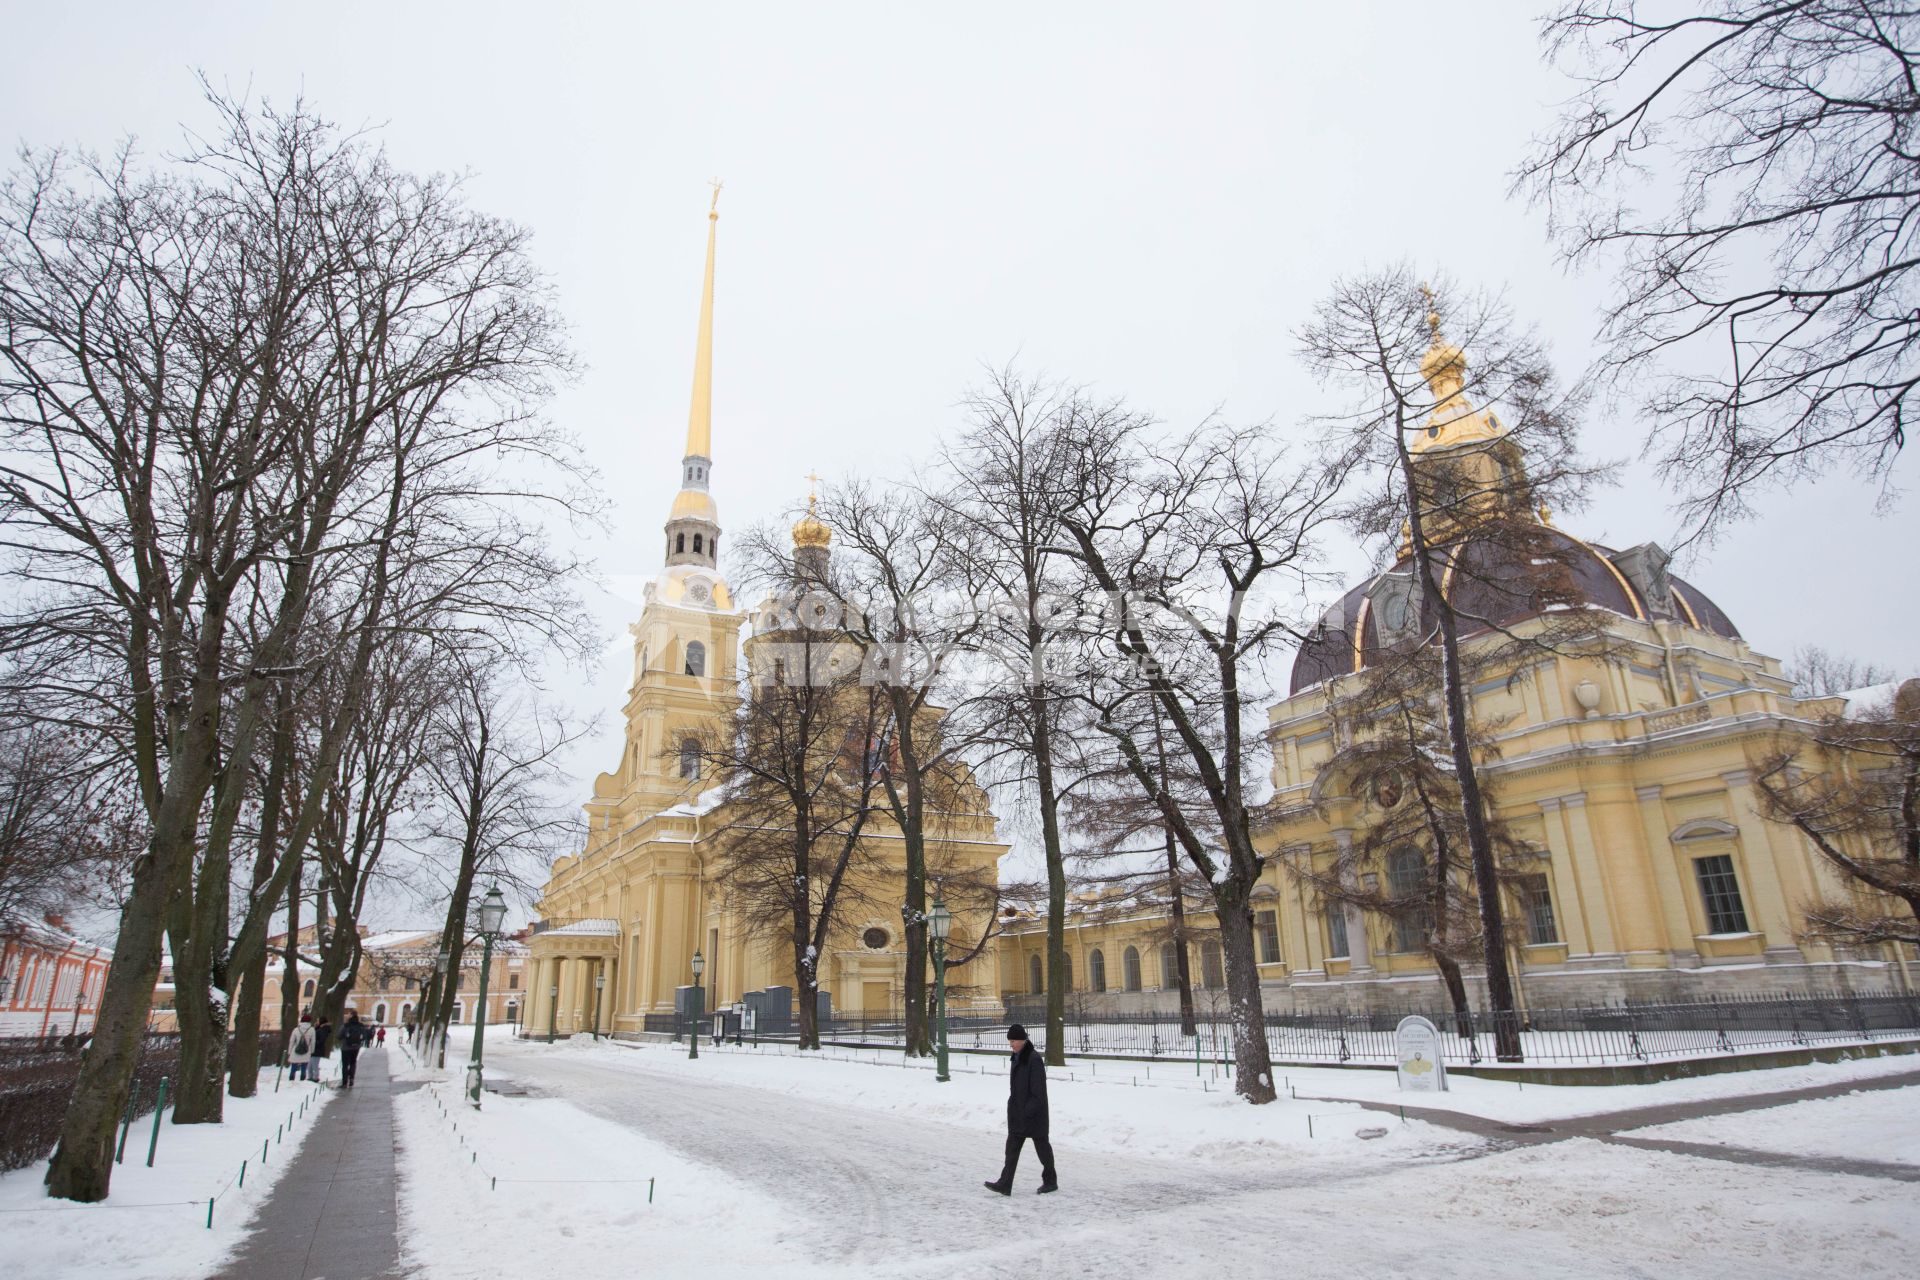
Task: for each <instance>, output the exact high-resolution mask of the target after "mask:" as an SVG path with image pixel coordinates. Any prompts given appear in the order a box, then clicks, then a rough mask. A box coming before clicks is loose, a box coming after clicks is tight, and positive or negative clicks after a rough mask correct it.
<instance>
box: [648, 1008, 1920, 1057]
mask: <svg viewBox="0 0 1920 1280" xmlns="http://www.w3.org/2000/svg"><path fill="white" fill-rule="evenodd" d="M1409 1014H1418V1015H1420V1016H1422V1017H1425V1018H1428V1019H1429V1020H1431V1021H1432V1022H1433V1024H1434V1026H1435V1027H1436V1028H1438V1029H1439V1031H1440V1033H1441V1037H1442V1042H1443V1049H1444V1052H1445V1055H1446V1061H1447V1063H1448V1065H1450V1066H1451V1065H1459V1066H1466V1065H1471V1064H1473V1063H1476V1062H1481V1061H1484V1060H1489V1059H1491V1058H1492V1057H1493V1056H1494V1047H1493V1042H1494V1034H1493V1033H1494V1023H1493V1020H1492V1017H1491V1015H1489V1014H1485V1013H1475V1014H1473V1015H1472V1016H1470V1017H1460V1016H1457V1015H1455V1014H1454V1013H1453V1012H1451V1011H1450V1010H1441V1009H1430V1008H1407V1009H1397V1010H1391V1011H1386V1010H1371V1011H1367V1012H1359V1013H1338V1012H1335V1013H1280V1012H1269V1013H1268V1014H1267V1015H1266V1024H1267V1048H1268V1051H1269V1052H1270V1053H1271V1054H1272V1056H1273V1059H1274V1061H1276V1062H1299V1063H1315V1062H1324V1063H1342V1062H1352V1063H1361V1064H1377V1065H1389V1064H1391V1063H1392V1062H1393V1061H1394V1044H1393V1041H1394V1029H1395V1028H1396V1027H1397V1026H1399V1024H1400V1020H1401V1019H1402V1018H1404V1017H1406V1016H1408V1015H1409ZM656 1019H658V1021H659V1025H658V1026H657V1027H656V1026H655V1025H654V1024H655V1020H656ZM1010 1022H1022V1023H1025V1024H1026V1026H1027V1028H1028V1031H1029V1033H1030V1034H1031V1035H1032V1036H1033V1037H1034V1039H1035V1041H1036V1042H1039V1041H1043V1040H1044V1038H1045V1032H1046V1019H1045V1016H1044V1013H1043V1012H1042V1011H1041V1010H1040V1009H1038V1008H1031V1009H1030V1008H1028V1007H1027V1002H1025V1001H1019V1002H1010V1003H1009V1007H1008V1009H1007V1010H1006V1011H1005V1012H1003V1013H998V1014H992V1015H986V1014H958V1015H953V1016H950V1017H949V1018H948V1021H947V1039H948V1042H949V1044H951V1045H952V1046H953V1047H954V1048H956V1049H982V1050H984V1049H1004V1048H1005V1047H1006V1039H1005V1033H1006V1028H1007V1025H1008V1024H1009V1023H1010ZM1516 1022H1517V1030H1518V1032H1519V1037H1520V1045H1521V1050H1522V1054H1523V1059H1524V1060H1525V1061H1527V1062H1536V1063H1556V1064H1565V1065H1580V1064H1592V1065H1609V1064H1615V1065H1617V1064H1623V1063H1633V1062H1651V1061H1656V1060H1660V1059H1670V1058H1687V1057H1706V1056H1713V1055H1717V1054H1731V1053H1740V1052H1742V1051H1749V1050H1760V1049H1773V1048H1790V1047H1795V1046H1812V1045H1818V1044H1846V1043H1872V1042H1875V1041H1880V1040H1895V1039H1914V1038H1920V999H1916V997H1914V996H1913V995H1909V994H1903V993H1895V992H1882V993H1875V994H1858V995H1847V994H1839V995H1806V996H1753V997H1737V998H1729V999H1719V1000H1706V1001H1698V1002H1692V1003H1663V1004H1622V1005H1598V1006H1590V1007H1582V1008H1553V1009H1529V1010H1526V1011H1524V1012H1522V1013H1520V1014H1518V1015H1516ZM1191 1025H1192V1029H1191V1031H1189V1030H1188V1028H1187V1026H1186V1025H1184V1024H1183V1023H1182V1021H1181V1018H1180V1016H1179V1015H1178V1014H1160V1013H1089V1012H1085V1011H1080V1012H1072V1011H1070V1012H1069V1013H1068V1015H1067V1018H1066V1025H1065V1035H1066V1041H1067V1043H1066V1050H1067V1052H1068V1053H1070V1054H1080V1055H1087V1056H1093V1057H1114V1058H1137V1059H1143V1060H1151V1059H1192V1058H1196V1057H1198V1058H1201V1059H1203V1060H1204V1059H1211V1060H1219V1061H1224V1060H1226V1059H1229V1058H1231V1057H1232V1052H1233V1051H1232V1033H1231V1026H1230V1023H1229V1020H1228V1018H1227V1016H1226V1014H1225V1013H1223V1012H1219V1011H1198V1012H1196V1013H1195V1015H1194V1018H1193V1020H1192V1024H1191ZM706 1026H707V1021H706V1020H703V1021H702V1027H703V1029H704V1028H706ZM647 1030H649V1031H655V1030H658V1031H662V1032H671V1033H676V1034H684V1033H685V1019H682V1018H676V1017H675V1015H673V1014H650V1015H648V1018H647ZM795 1036H796V1031H795V1030H791V1029H790V1030H787V1031H785V1032H782V1033H768V1032H765V1031H762V1032H761V1033H760V1034H759V1035H758V1037H757V1038H758V1039H760V1040H771V1041H779V1040H789V1041H790V1040H793V1039H794V1038H795ZM820 1036H821V1039H822V1040H823V1041H830V1042H833V1043H836V1044H842V1045H853V1046H860V1047H867V1048H884V1047H889V1046H891V1047H899V1046H901V1045H904V1043H905V1040H906V1023H905V1018H904V1016H903V1015H902V1014H900V1013H898V1012H885V1013H876V1012H871V1011H868V1012H857V1013H836V1014H833V1015H832V1016H830V1017H827V1018H823V1019H821V1022H820Z"/></svg>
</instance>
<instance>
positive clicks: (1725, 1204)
mask: <svg viewBox="0 0 1920 1280" xmlns="http://www.w3.org/2000/svg"><path fill="white" fill-rule="evenodd" d="M497 1061H498V1063H499V1066H500V1068H501V1069H502V1070H504V1071H507V1072H511V1073H512V1074H513V1075H514V1076H515V1077H516V1078H517V1079H518V1080H519V1081H521V1082H522V1083H523V1084H525V1085H526V1086H528V1087H529V1088H531V1089H534V1090H536V1091H538V1092H539V1093H542V1094H546V1095H548V1096H552V1097H557V1098H562V1099H565V1100H566V1101H567V1102H568V1103H570V1104H572V1105H573V1106H575V1107H578V1108H581V1109H582V1110H584V1111H586V1112H588V1113H589V1114H591V1115H594V1116H598V1117H601V1118H603V1119H605V1120H607V1121H611V1122H613V1123H614V1124H617V1125H619V1126H622V1127H624V1128H627V1129H631V1130H634V1131H637V1132H639V1133H641V1134H643V1135H645V1136H646V1137H647V1138H648V1139H651V1140H652V1141H654V1142H658V1143H661V1144H663V1145H665V1146H667V1147H670V1148H672V1149H673V1150H674V1151H675V1152H677V1153H678V1154H679V1155H681V1156H683V1157H685V1158H687V1159H689V1160H692V1161H695V1162H698V1163H700V1164H704V1165H707V1166H710V1167H712V1168H714V1169H716V1170H718V1171H720V1172H722V1173H724V1174H726V1175H728V1176H729V1177H731V1178H733V1179H736V1180H738V1181H739V1182H740V1183H741V1184H743V1185H745V1186H748V1187H751V1188H752V1189H753V1190H754V1191H755V1192H756V1193H758V1194H760V1195H763V1196H764V1197H765V1198H766V1200H767V1201H768V1202H769V1203H771V1204H773V1205H776V1206H778V1212H777V1215H776V1216H777V1221H776V1222H773V1223H770V1224H769V1226H768V1229H769V1231H771V1232H773V1233H775V1234H776V1236H777V1239H778V1244H779V1247H780V1251H781V1253H782V1254H783V1255H784V1256H790V1257H791V1258H793V1260H794V1262H795V1264H796V1266H795V1271H796V1272H798V1271H800V1270H802V1269H803V1268H809V1264H810V1267H811V1268H818V1269H819V1270H820V1271H821V1272H824V1273H827V1274H847V1275H861V1274H876V1273H878V1274H887V1275H920V1274H936V1273H938V1274H952V1273H954V1272H955V1271H957V1270H963V1269H966V1268H968V1267H970V1266H986V1267H989V1268H992V1269H993V1270H995V1271H1000V1270H1004V1269H1007V1268H1009V1267H1019V1268H1023V1269H1025V1268H1031V1269H1033V1270H1035V1271H1037V1272H1040V1273H1043V1274H1047V1275H1049V1276H1050V1277H1051V1276H1066V1277H1078V1276H1086V1277H1095V1276H1098V1277H1103V1278H1106V1277H1119V1276H1184V1275H1194V1276H1199V1275H1205V1276H1209V1277H1212V1278H1214V1280H1218V1278H1219V1277H1222V1276H1241V1275H1246V1276H1253V1275H1269V1274H1275V1273H1284V1274H1288V1275H1295V1276H1322V1275H1325V1276H1333V1275H1339V1276H1351V1275H1354V1274H1362V1275H1369V1276H1375V1275H1421V1276H1450V1275H1461V1276H1476V1277H1484V1276H1486V1275H1489V1274H1507V1273H1511V1272H1512V1270H1513V1269H1514V1268H1516V1267H1523V1268H1524V1270H1525V1272H1526V1273H1527V1274H1528V1275H1530V1276H1542V1277H1545V1276H1568V1277H1573V1276H1582V1277H1585V1276H1593V1275H1597V1274H1611V1275H1627V1276H1634V1275H1646V1276H1653V1275H1673V1274H1685V1275H1689V1276H1697V1275H1735V1274H1744V1275H1753V1274H1765V1275H1770V1276H1772V1275H1800V1274H1808V1275H1812V1274H1832V1273H1833V1271H1834V1270H1835V1269H1836V1268H1839V1269H1841V1270H1850V1271H1851V1273H1852V1274H1857V1275H1876V1274H1894V1273H1895V1272H1897V1271H1899V1270H1900V1268H1899V1267H1897V1266H1896V1265H1895V1260H1896V1259H1898V1258H1899V1257H1901V1256H1903V1255H1904V1256H1911V1252H1912V1250H1913V1248H1914V1247H1915V1246H1916V1244H1920V1225H1917V1224H1916V1222H1915V1215H1914V1214H1913V1212H1912V1209H1913V1207H1914V1204H1915V1199H1916V1198H1915V1195H1914V1191H1913V1188H1912V1187H1911V1186H1904V1185H1898V1184H1890V1183H1886V1182H1882V1181H1877V1180H1873V1179H1865V1178H1851V1177H1843V1176H1838V1175H1827V1174H1808V1173H1804V1172H1788V1171H1780V1170H1772V1169H1757V1168H1749V1167H1742V1166H1735V1165H1729V1164H1726V1163H1724V1162H1720V1161H1709V1160H1698V1159H1692V1158H1688V1157H1685V1156H1679V1155H1671V1154H1667V1153H1662V1152H1647V1151H1636V1150H1630V1149H1625V1148H1622V1147H1619V1146H1609V1145H1605V1144H1602V1143H1599V1142H1594V1141H1591V1140H1585V1139H1580V1140H1574V1141H1569V1142H1564V1143H1558V1144H1554V1145H1552V1146H1547V1147H1537V1148H1529V1149H1521V1150H1514V1151H1507V1152H1500V1153H1497V1154H1492V1155H1482V1156H1480V1158H1464V1157H1468V1156H1471V1155H1475V1154H1477V1152H1475V1151H1474V1150H1473V1149H1471V1148H1469V1149H1468V1150H1459V1149H1449V1148H1448V1146H1447V1145H1446V1144H1444V1143H1440V1142H1434V1141H1431V1140H1424V1141H1421V1142H1414V1143H1402V1144H1399V1145H1398V1146H1393V1145H1390V1144H1386V1143H1381V1144H1363V1145H1364V1146H1366V1147H1367V1148H1368V1149H1367V1150H1365V1151H1363V1152H1362V1151H1353V1152H1349V1151H1346V1150H1342V1149H1334V1148H1330V1149H1327V1150H1326V1151H1325V1152H1323V1153H1317V1152H1315V1151H1312V1150H1304V1149H1302V1150H1294V1151H1287V1150H1279V1151H1267V1152H1262V1153H1247V1152H1240V1153H1236V1152H1232V1151H1228V1152H1224V1153H1222V1154H1219V1155H1218V1156H1217V1157H1211V1158H1210V1157H1209V1156H1207V1155H1203V1154H1196V1155H1192V1156H1188V1157H1184V1158H1182V1157H1173V1156H1168V1155H1165V1154H1138V1153H1129V1152H1116V1151H1100V1152H1091V1151H1088V1150H1085V1149H1084V1147H1081V1148H1076V1146H1075V1145H1074V1144H1073V1143H1072V1142H1069V1141H1062V1140H1061V1138H1060V1136H1059V1130H1060V1127H1061V1126H1060V1111H1061V1110H1062V1106H1061V1103H1060V1102H1059V1101H1056V1104H1055V1112H1056V1142H1055V1145H1056V1147H1057V1148H1058V1149H1059V1160H1060V1173H1061V1182H1062V1188H1063V1189H1062V1193H1061V1194H1059V1195H1056V1196H1045V1197H1041V1196H1036V1195H1034V1194H1033V1187H1034V1185H1035V1184H1036V1183H1037V1182H1038V1177H1039V1171H1038V1169H1037V1168H1033V1167H1031V1165H1030V1164H1023V1167H1022V1169H1021V1173H1020V1178H1019V1187H1018V1189H1017V1191H1016V1193H1015V1195H1014V1197H1013V1198H1012V1199H1011V1200H1006V1199H1002V1198H1000V1197H997V1196H993V1195H991V1194H989V1193H988V1192H986V1191H985V1190H983V1189H982V1188H981V1187H980V1182H981V1181H982V1179H984V1178H987V1177H990V1176H992V1175H993V1174H994V1173H995V1172H997V1170H998V1165H999V1157H1000V1139H999V1137H998V1136H997V1135H996V1134H995V1133H993V1132H992V1131H991V1130H989V1129H985V1128H982V1127H981V1126H980V1125H979V1124H978V1123H974V1124H967V1123H954V1122H950V1121H948V1120H946V1119H942V1118H939V1117H938V1116H937V1115H924V1114H914V1113H911V1112H904V1113H903V1112H901V1111H899V1110H894V1109H888V1108H885V1107H876V1106H874V1105H871V1102H870V1101H869V1102H868V1103H866V1104H863V1103H862V1101H861V1100H860V1099H858V1098H855V1097H849V1098H848V1099H847V1100H844V1101H843V1100H840V1099H837V1098H835V1097H833V1096H831V1095H833V1094H834V1093H835V1092H836V1089H840V1090H844V1082H843V1081H842V1080H835V1079H833V1078H831V1077H832V1076H834V1075H835V1074H837V1075H839V1076H842V1077H844V1076H845V1075H846V1074H847V1073H848V1072H855V1073H858V1072H866V1073H869V1074H872V1075H875V1076H885V1077H888V1078H889V1079H891V1078H892V1077H894V1076H904V1075H905V1074H906V1073H903V1072H894V1073H889V1072H886V1071H885V1070H884V1069H882V1068H871V1067H869V1068H860V1067H848V1066H845V1065H839V1066H837V1067H835V1066H833V1065H832V1064H816V1063H811V1062H789V1063H787V1064H786V1065H785V1067H784V1071H785V1072H786V1073H787V1074H788V1075H789V1076H791V1075H793V1074H798V1075H799V1076H800V1077H801V1078H802V1079H805V1077H806V1074H807V1073H809V1072H812V1071H819V1070H821V1068H822V1066H823V1065H825V1066H826V1072H825V1073H824V1074H823V1075H822V1076H821V1077H820V1078H819V1084H820V1087H819V1088H818V1089H817V1090H813V1091H802V1092H794V1091H790V1090H789V1089H787V1088H762V1087H756V1086H755V1085H753V1084H751V1083H746V1082H744V1081H743V1078H742V1076H743V1073H740V1072H732V1071H729V1070H727V1068H728V1067H730V1066H733V1065H741V1066H745V1065H747V1064H728V1063H725V1062H724V1061H723V1062H716V1063H715V1064H713V1065H714V1071H713V1074H712V1076H711V1077H709V1076H706V1075H703V1074H700V1073H697V1072H695V1071H693V1070H689V1069H688V1066H687V1064H684V1063H682V1062H680V1061H678V1060H675V1059H672V1058H670V1057H668V1056H667V1055H665V1054H662V1053H659V1052H658V1051H655V1052H653V1053H647V1052H638V1051H626V1050H618V1049H612V1048H611V1047H603V1048H602V1049H600V1050H597V1051H595V1052H592V1053H580V1052H568V1051H567V1050H566V1048H565V1047H559V1048H557V1049H554V1048H549V1047H546V1046H514V1047H513V1048H511V1049H509V1050H506V1051H505V1052H502V1053H500V1054H499V1055H498V1058H497ZM699 1065H701V1066H705V1065H706V1064H705V1063H704V1062H703V1063H702V1064H699ZM755 1065H758V1066H761V1067H771V1066H772V1065H773V1064H766V1063H763V1064H755ZM763 1074H764V1073H763ZM923 1087H925V1088H927V1089H928V1090H929V1094H930V1105H929V1107H928V1110H930V1111H938V1110H939V1109H940V1108H939V1106H937V1105H935V1104H934V1103H933V1102H932V1101H931V1098H932V1097H933V1096H935V1095H932V1090H933V1089H934V1088H935V1087H934V1086H932V1085H931V1084H930V1083H928V1084H926V1085H925V1086H923ZM984 1087H990V1082H988V1081H986V1080H984V1079H982V1080H979V1081H978V1082H977V1084H976V1086H975V1088H976V1089H979V1088H984ZM1138 1096H1139V1100H1138V1102H1137V1104H1135V1105H1137V1106H1139V1107H1145V1108H1155V1107H1162V1106H1182V1107H1184V1106H1186V1105H1188V1101H1189V1100H1188V1099H1182V1098H1178V1097H1174V1096H1169V1095H1167V1094H1165V1093H1163V1092H1162V1091H1160V1090H1140V1091H1139V1094H1138ZM1027 1160H1028V1161H1029V1162H1030V1161H1031V1153H1030V1152H1029V1154H1028V1156H1027ZM636 1243H638V1242H636ZM724 1256H725V1255H724V1251H723V1252H722V1253H721V1254H719V1255H717V1257H716V1261H719V1262H721V1265H720V1268H719V1270H718V1271H716V1272H715V1274H727V1272H726V1270H725V1267H724V1261H723V1259H724Z"/></svg>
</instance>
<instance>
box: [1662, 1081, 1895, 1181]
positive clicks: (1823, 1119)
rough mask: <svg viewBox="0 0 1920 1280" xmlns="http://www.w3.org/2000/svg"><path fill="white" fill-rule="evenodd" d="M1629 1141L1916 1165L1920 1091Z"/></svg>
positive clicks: (1753, 1115)
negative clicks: (1667, 1141)
mask: <svg viewBox="0 0 1920 1280" xmlns="http://www.w3.org/2000/svg"><path fill="white" fill-rule="evenodd" d="M1628 1136H1630V1137H1635V1138H1667V1139H1671V1140H1673V1141H1676V1142H1705V1143H1710V1144H1712V1145H1714V1146H1720V1147H1744V1148H1747V1149H1748V1150H1752V1151H1774V1152H1785V1153H1788V1154H1792V1155H1809V1156H1828V1157H1833V1158H1838V1159H1852V1160H1879V1161H1883V1162H1885V1163H1888V1164H1910V1165H1920V1088H1914V1089H1880V1090H1876V1091H1874V1092H1872V1093H1850V1094H1848V1095H1847V1096H1846V1097H1843V1098H1819V1099H1815V1100H1813V1101H1810V1102H1792V1103H1788V1104H1787V1105H1786V1106H1784V1107H1768V1108H1766V1109H1765V1110H1762V1111H1746V1112H1742V1113H1740V1114H1738V1115H1728V1116H1708V1117H1704V1118H1702V1119H1698V1120H1682V1121H1679V1122H1677V1123H1674V1124H1662V1125H1652V1126H1649V1127H1647V1128H1644V1129H1632V1130H1628Z"/></svg>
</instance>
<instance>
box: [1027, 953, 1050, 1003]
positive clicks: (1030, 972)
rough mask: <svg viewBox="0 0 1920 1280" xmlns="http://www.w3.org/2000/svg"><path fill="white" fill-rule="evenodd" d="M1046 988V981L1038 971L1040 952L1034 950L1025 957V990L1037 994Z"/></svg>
mask: <svg viewBox="0 0 1920 1280" xmlns="http://www.w3.org/2000/svg"><path fill="white" fill-rule="evenodd" d="M1046 989H1047V984H1046V981H1045V979H1044V978H1043V977H1042V976H1041V973H1040V953H1039V952H1037V951H1036V952H1034V953H1033V954H1032V955H1030V956H1028V957H1027V992H1028V994H1030V995H1036V996H1037V995H1039V994H1040V993H1041V992H1043V991H1045V990H1046Z"/></svg>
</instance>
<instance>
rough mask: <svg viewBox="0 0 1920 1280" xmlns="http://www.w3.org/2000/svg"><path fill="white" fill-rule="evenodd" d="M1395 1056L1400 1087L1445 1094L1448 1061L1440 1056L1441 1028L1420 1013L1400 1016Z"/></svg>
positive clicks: (1395, 1038)
mask: <svg viewBox="0 0 1920 1280" xmlns="http://www.w3.org/2000/svg"><path fill="white" fill-rule="evenodd" d="M1393 1057H1394V1062H1395V1064H1396V1066H1397V1068H1398V1070H1397V1071H1396V1075H1397V1076H1398V1077H1399V1081H1400V1087H1401V1088H1402V1089H1404V1090H1407V1091H1409V1092H1412V1093H1441V1092H1444V1091H1445V1090H1446V1087H1447V1064H1446V1063H1445V1062H1444V1061H1443V1060H1442V1059H1441V1056H1440V1029H1439V1028H1438V1027H1436V1026H1434V1025H1433V1024H1432V1023H1431V1022H1429V1021H1427V1020H1426V1019H1425V1018H1422V1017H1420V1016H1418V1015H1414V1016H1411V1017H1406V1018H1402V1019H1400V1025H1399V1026H1397V1027H1395V1028H1394V1029H1393Z"/></svg>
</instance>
